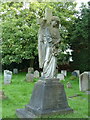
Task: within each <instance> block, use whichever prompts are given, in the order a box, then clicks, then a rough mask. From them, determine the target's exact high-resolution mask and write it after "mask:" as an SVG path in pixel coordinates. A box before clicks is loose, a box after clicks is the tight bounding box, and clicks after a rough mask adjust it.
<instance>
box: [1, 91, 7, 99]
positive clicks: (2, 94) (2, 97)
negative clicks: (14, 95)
mask: <svg viewBox="0 0 90 120" xmlns="http://www.w3.org/2000/svg"><path fill="white" fill-rule="evenodd" d="M6 98H7V97H6V96H5V94H4V92H3V91H0V100H3V99H6Z"/></svg>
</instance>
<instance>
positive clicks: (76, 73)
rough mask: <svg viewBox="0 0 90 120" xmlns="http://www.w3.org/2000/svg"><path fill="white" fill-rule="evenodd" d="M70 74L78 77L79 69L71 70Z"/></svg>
mask: <svg viewBox="0 0 90 120" xmlns="http://www.w3.org/2000/svg"><path fill="white" fill-rule="evenodd" d="M72 75H73V76H76V77H79V75H80V71H79V70H74V71H73V72H72Z"/></svg>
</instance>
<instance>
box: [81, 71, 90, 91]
mask: <svg viewBox="0 0 90 120" xmlns="http://www.w3.org/2000/svg"><path fill="white" fill-rule="evenodd" d="M79 89H80V91H90V72H83V73H82V74H81V75H80V76H79Z"/></svg>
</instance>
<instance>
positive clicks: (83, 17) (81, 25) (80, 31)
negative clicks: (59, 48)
mask: <svg viewBox="0 0 90 120" xmlns="http://www.w3.org/2000/svg"><path fill="white" fill-rule="evenodd" d="M89 20H90V9H89V4H88V6H86V5H84V4H82V6H81V10H80V14H79V16H78V19H77V20H76V22H75V24H74V26H73V28H74V29H73V32H72V37H71V43H72V49H73V50H74V52H73V60H74V62H73V67H74V69H80V70H81V72H83V71H88V70H90V67H89V66H90V65H89V64H90V63H89V61H90V57H89V46H90V43H89V40H88V33H89Z"/></svg>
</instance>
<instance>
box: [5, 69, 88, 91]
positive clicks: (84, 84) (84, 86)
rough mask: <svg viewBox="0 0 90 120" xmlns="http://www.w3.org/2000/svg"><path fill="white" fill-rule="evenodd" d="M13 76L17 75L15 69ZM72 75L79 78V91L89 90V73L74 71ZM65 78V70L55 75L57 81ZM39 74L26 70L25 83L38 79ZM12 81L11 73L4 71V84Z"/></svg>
mask: <svg viewBox="0 0 90 120" xmlns="http://www.w3.org/2000/svg"><path fill="white" fill-rule="evenodd" d="M13 73H14V74H17V73H18V71H17V69H14V71H13ZM72 75H74V76H76V77H77V76H78V77H79V89H80V91H87V90H90V87H89V86H90V85H89V84H90V72H83V73H82V74H80V71H79V70H74V71H73V72H72ZM65 76H67V71H66V70H61V73H60V74H57V78H58V79H59V80H64V77H65ZM39 77H40V73H39V71H37V70H36V71H34V69H33V68H28V73H27V74H26V80H27V81H33V79H34V78H39ZM11 79H12V71H9V70H4V84H10V83H11Z"/></svg>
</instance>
